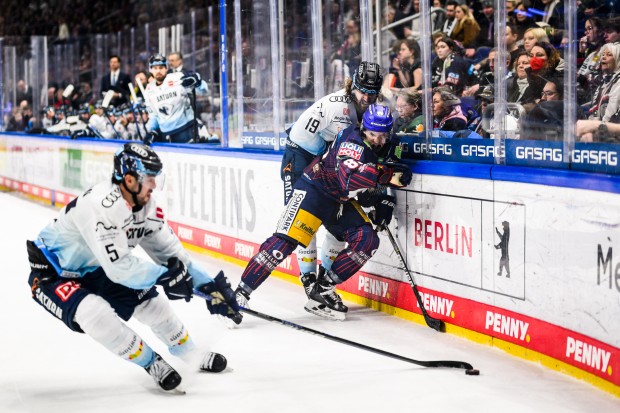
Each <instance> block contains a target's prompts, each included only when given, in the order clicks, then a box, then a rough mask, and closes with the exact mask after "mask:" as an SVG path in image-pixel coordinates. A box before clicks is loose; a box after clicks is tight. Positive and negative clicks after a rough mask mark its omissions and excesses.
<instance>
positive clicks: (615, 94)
mask: <svg viewBox="0 0 620 413" xmlns="http://www.w3.org/2000/svg"><path fill="white" fill-rule="evenodd" d="M619 80H620V44H618V43H607V44H605V45H604V46H603V47H602V48H601V83H600V85H599V86H598V88H597V89H596V91H595V92H594V98H593V101H592V102H591V103H592V106H591V107H590V109H589V111H588V119H598V120H604V121H609V120H610V119H611V117H612V116H613V115H615V114H616V112H618V110H619V108H620V82H619Z"/></svg>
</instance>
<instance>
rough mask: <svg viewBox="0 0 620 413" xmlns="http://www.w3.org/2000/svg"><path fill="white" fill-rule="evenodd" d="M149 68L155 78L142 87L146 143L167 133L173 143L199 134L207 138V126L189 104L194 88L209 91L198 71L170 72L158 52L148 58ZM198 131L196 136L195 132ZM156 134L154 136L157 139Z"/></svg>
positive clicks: (194, 139)
mask: <svg viewBox="0 0 620 413" xmlns="http://www.w3.org/2000/svg"><path fill="white" fill-rule="evenodd" d="M149 70H150V71H151V73H152V74H153V77H154V78H155V81H153V82H150V83H149V84H148V85H147V86H146V89H145V91H144V98H145V103H146V105H147V107H148V109H149V121H148V123H147V125H146V129H147V130H148V131H149V133H147V136H146V137H145V139H144V141H145V143H147V144H148V143H150V142H152V141H153V140H164V139H163V138H162V137H161V135H164V136H169V137H170V142H172V143H189V142H196V141H198V140H199V138H204V139H208V138H209V137H210V136H209V133H208V131H207V127H206V126H205V125H204V124H203V123H202V122H200V121H199V120H197V119H196V117H195V113H194V109H195V108H192V105H191V98H190V95H192V93H193V91H195V92H197V93H198V94H205V93H207V92H208V90H207V84H206V83H205V82H204V81H203V80H202V79H201V78H200V75H199V74H198V73H190V72H185V73H184V72H170V73H168V62H167V61H166V58H165V57H164V56H162V55H160V54H155V55H153V56H151V57H150V58H149ZM195 133H197V135H198V136H194V134H195ZM156 138H157V139H156Z"/></svg>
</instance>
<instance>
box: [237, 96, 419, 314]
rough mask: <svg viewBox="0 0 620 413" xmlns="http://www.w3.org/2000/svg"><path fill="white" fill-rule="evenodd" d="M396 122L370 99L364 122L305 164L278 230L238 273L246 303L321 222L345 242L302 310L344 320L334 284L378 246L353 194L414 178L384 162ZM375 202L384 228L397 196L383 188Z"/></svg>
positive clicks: (239, 294)
mask: <svg viewBox="0 0 620 413" xmlns="http://www.w3.org/2000/svg"><path fill="white" fill-rule="evenodd" d="M392 125H393V119H392V114H391V113H390V109H389V108H388V107H387V106H381V105H375V104H373V105H370V106H369V108H368V109H367V110H366V112H364V115H363V118H362V126H361V128H360V127H358V126H356V125H351V126H349V127H348V128H346V129H345V130H343V131H342V132H341V133H340V134H338V137H337V139H336V140H335V141H334V143H333V144H332V146H331V147H330V148H329V149H328V151H327V152H326V153H325V155H323V156H322V157H316V158H315V159H314V160H313V161H312V163H311V164H310V165H309V166H308V167H307V168H306V169H305V170H304V173H303V175H302V177H301V178H300V179H299V180H298V181H297V182H296V184H295V186H294V188H293V193H292V195H291V197H290V200H289V202H288V204H287V205H286V208H285V210H284V212H283V213H282V215H281V216H280V220H279V222H278V224H277V229H276V232H275V233H274V234H273V235H272V236H271V237H269V238H268V239H267V240H266V241H265V242H264V243H263V244H262V245H261V247H260V250H259V252H258V254H256V255H255V256H254V257H253V258H252V259H251V260H250V262H249V263H248V265H247V267H246V268H245V271H244V272H243V275H242V276H241V281H240V283H239V286H238V287H237V290H236V294H237V300H238V301H240V302H241V304H242V305H243V304H245V303H246V301H245V300H247V299H249V296H250V294H251V293H252V292H253V291H254V290H255V289H256V288H258V287H259V286H260V285H261V284H262V283H263V282H264V281H265V280H266V279H267V277H268V276H269V275H270V274H271V272H272V271H274V270H275V268H276V266H277V265H278V264H280V263H281V262H282V261H283V260H284V259H285V258H286V257H288V256H289V255H290V254H291V253H292V252H293V251H294V250H295V248H296V247H297V246H298V245H302V246H304V247H305V246H307V245H308V244H309V243H310V241H311V240H312V238H313V237H314V236H315V234H316V231H317V230H318V229H319V227H320V226H321V225H324V226H325V228H326V229H327V230H328V231H330V232H331V233H332V234H333V235H334V236H335V237H336V238H338V239H341V240H343V241H345V242H347V243H348V246H347V248H345V249H344V250H342V251H340V253H339V254H338V256H337V257H336V259H335V260H334V262H333V264H332V266H331V268H330V269H329V270H328V271H327V272H326V273H325V276H324V277H321V278H319V279H318V280H317V281H316V282H315V283H314V285H313V286H312V288H311V290H310V291H309V292H308V293H307V294H308V298H309V300H308V303H307V304H306V306H305V309H306V310H307V311H309V312H311V313H315V314H317V315H321V316H325V317H328V318H332V319H335V320H344V318H345V314H346V308H343V307H342V303H341V302H340V300H339V297H338V296H337V295H336V293H335V292H334V290H335V287H336V285H337V284H340V283H342V282H345V281H346V280H347V279H349V278H350V277H351V276H353V275H354V274H355V273H356V272H357V271H358V270H359V269H360V268H362V266H363V265H364V264H365V263H366V261H368V260H369V259H370V258H371V257H372V256H373V255H374V253H375V251H376V250H377V248H378V247H379V236H378V235H377V232H376V230H375V229H374V228H373V226H372V224H371V222H370V221H369V219H368V217H367V216H366V214H365V213H364V211H363V210H362V208H361V207H360V203H358V202H357V201H356V200H354V199H353V198H354V197H356V196H357V197H358V200H360V201H361V198H362V195H363V194H364V192H365V191H367V190H369V189H372V190H374V189H377V188H380V187H383V186H389V187H394V188H402V187H405V186H407V185H408V184H409V183H410V182H411V178H412V174H411V170H410V169H409V167H408V166H407V165H404V164H400V163H396V162H387V163H380V162H379V159H380V157H382V156H383V154H384V151H385V149H386V147H389V146H388V145H389V140H390V136H391V131H392ZM383 201H386V202H383ZM364 206H370V205H368V204H366V205H364ZM372 206H374V207H375V214H376V215H375V218H374V222H375V223H376V224H377V225H378V226H379V227H381V226H382V225H386V224H387V223H389V220H390V219H391V216H392V211H393V208H394V202H393V198H391V200H390V199H386V198H384V197H383V196H382V195H381V194H380V195H379V196H378V199H377V200H375V201H374V202H373V205H372Z"/></svg>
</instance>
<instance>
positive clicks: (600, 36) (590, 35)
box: [577, 17, 605, 103]
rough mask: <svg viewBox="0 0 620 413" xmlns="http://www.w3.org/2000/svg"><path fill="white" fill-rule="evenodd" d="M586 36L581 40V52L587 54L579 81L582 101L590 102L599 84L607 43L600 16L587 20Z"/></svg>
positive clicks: (578, 77) (580, 69)
mask: <svg viewBox="0 0 620 413" xmlns="http://www.w3.org/2000/svg"><path fill="white" fill-rule="evenodd" d="M584 27H585V29H584V36H583V37H582V38H581V40H580V42H579V52H580V53H581V54H582V56H585V59H584V61H583V63H582V64H581V67H579V71H578V72H577V82H578V83H579V86H580V88H581V91H582V98H581V99H580V102H581V103H584V102H589V101H590V100H592V98H593V92H594V90H596V88H597V86H598V85H599V84H598V80H599V78H598V76H597V75H598V73H599V70H600V63H601V49H602V47H603V45H604V44H605V32H604V29H603V21H602V20H601V19H599V18H598V17H590V18H589V19H588V20H586V24H585V26H584Z"/></svg>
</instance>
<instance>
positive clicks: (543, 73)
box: [526, 42, 563, 97]
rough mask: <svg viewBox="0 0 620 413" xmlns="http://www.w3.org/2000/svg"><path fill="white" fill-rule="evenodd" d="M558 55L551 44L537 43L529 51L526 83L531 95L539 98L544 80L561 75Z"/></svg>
mask: <svg viewBox="0 0 620 413" xmlns="http://www.w3.org/2000/svg"><path fill="white" fill-rule="evenodd" d="M561 63H562V58H561V57H560V53H559V52H558V51H557V49H556V48H555V47H553V45H552V44H551V43H546V42H540V43H537V44H536V45H535V46H534V47H532V49H531V50H530V67H529V69H526V70H528V83H529V85H530V86H529V87H530V88H532V93H534V95H535V96H536V95H537V96H539V97H540V96H541V95H542V91H543V88H544V86H545V83H547V81H546V79H548V78H550V77H551V76H554V75H561V73H562V70H563V65H562V64H561Z"/></svg>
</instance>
